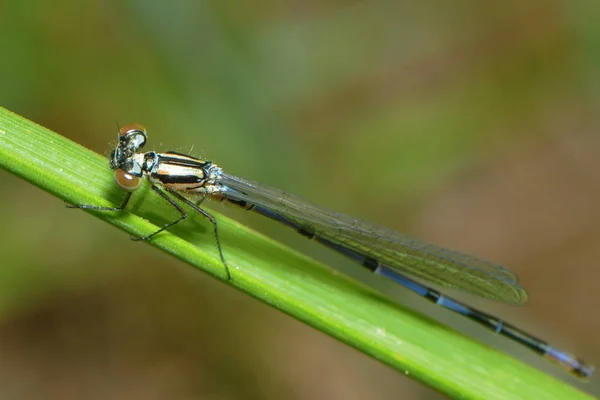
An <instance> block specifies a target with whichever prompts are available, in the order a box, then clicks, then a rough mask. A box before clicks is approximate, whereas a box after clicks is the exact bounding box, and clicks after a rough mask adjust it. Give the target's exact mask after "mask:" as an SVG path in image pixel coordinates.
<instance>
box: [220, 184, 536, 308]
mask: <svg viewBox="0 0 600 400" xmlns="http://www.w3.org/2000/svg"><path fill="white" fill-rule="evenodd" d="M220 183H221V184H222V185H223V194H224V195H225V196H226V197H228V198H230V199H233V200H237V201H245V202H247V203H250V204H253V205H255V206H258V207H261V208H264V209H267V210H269V211H271V212H273V213H275V214H277V215H279V216H281V217H282V218H283V219H286V220H288V221H291V222H292V223H293V224H294V225H296V226H299V227H302V228H303V229H304V230H306V231H308V232H313V233H314V234H315V235H316V236H319V237H322V238H325V239H327V240H328V241H330V242H333V243H335V244H338V245H341V246H343V247H346V248H349V249H351V250H353V251H355V252H357V253H360V254H364V255H365V256H368V257H371V258H374V259H376V260H377V261H379V262H380V263H381V264H383V265H385V266H386V267H388V268H391V269H393V270H396V271H398V272H401V273H404V274H406V275H410V276H412V277H414V278H417V279H420V280H423V281H427V282H431V283H434V284H437V285H440V286H444V287H449V288H453V289H459V290H462V291H465V292H468V293H471V294H473V295H477V296H480V297H485V298H489V299H494V300H498V301H502V302H505V303H510V304H523V303H525V302H526V301H527V292H526V291H525V289H523V288H522V287H521V286H520V285H519V282H518V279H517V276H516V275H515V274H514V273H513V272H512V271H510V270H509V269H508V268H506V267H504V266H501V265H498V264H495V263H492V262H490V261H487V260H483V259H480V258H477V257H474V256H471V255H468V254H464V253H460V252H458V251H454V250H449V249H445V248H443V247H440V246H436V245H434V244H431V243H427V242H425V241H422V240H420V239H417V238H414V237H412V236H409V235H405V234H402V233H398V232H394V231H392V230H390V229H386V228H383V227H380V226H377V225H374V224H371V223H369V222H366V221H363V220H360V219H358V218H354V217H351V216H348V215H344V214H340V213H337V212H333V211H330V210H326V209H324V208H321V207H319V206H317V205H315V204H312V203H309V202H307V201H305V200H303V199H301V198H299V197H298V196H295V195H293V194H291V193H288V192H285V191H283V190H280V189H276V188H273V187H270V186H267V185H263V184H261V183H258V182H254V181H251V180H247V179H243V178H239V177H237V176H233V175H229V174H227V173H223V174H222V176H221V181H220Z"/></svg>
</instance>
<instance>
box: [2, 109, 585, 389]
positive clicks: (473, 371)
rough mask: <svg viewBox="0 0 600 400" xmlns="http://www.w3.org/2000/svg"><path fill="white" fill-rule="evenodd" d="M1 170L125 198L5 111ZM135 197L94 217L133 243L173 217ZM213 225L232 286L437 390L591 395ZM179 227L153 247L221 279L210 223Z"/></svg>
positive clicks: (69, 148) (145, 197) (87, 163)
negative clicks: (121, 209)
mask: <svg viewBox="0 0 600 400" xmlns="http://www.w3.org/2000/svg"><path fill="white" fill-rule="evenodd" d="M115 136H116V135H115ZM0 165H1V166H2V167H3V168H5V169H6V170H8V171H10V172H12V173H13V174H15V175H17V176H19V177H21V178H23V179H26V180H27V181H29V182H31V183H32V184H34V185H36V186H37V187H39V188H41V189H43V190H45V191H47V192H49V193H52V194H54V195H55V196H56V197H58V198H60V199H61V200H64V201H66V202H69V203H73V204H95V205H101V206H114V205H118V204H120V202H121V200H122V199H123V193H122V192H121V191H120V190H119V189H118V188H117V187H116V185H115V184H114V182H113V179H112V172H111V171H110V169H109V167H108V162H107V160H106V158H105V157H103V156H100V155H98V154H96V153H93V152H91V151H89V150H87V149H85V148H83V147H81V146H79V145H78V144H76V143H73V142H71V141H69V140H68V139H66V138H64V137H62V136H60V135H57V134H55V133H53V132H51V131H49V130H47V129H45V128H43V127H41V126H39V125H36V124H34V123H32V122H30V121H28V120H26V119H24V118H22V117H20V116H18V115H15V114H13V113H11V112H10V111H7V110H6V109H3V108H0ZM140 191H142V192H143V193H141V194H139V193H136V195H134V196H133V197H132V201H131V203H130V204H129V205H128V211H127V212H118V213H115V212H91V214H94V215H95V216H97V217H99V218H102V219H103V220H106V221H107V222H109V223H111V224H113V225H115V226H117V227H119V228H120V229H123V230H125V231H127V232H129V233H130V234H132V235H134V236H143V235H146V234H148V233H150V232H153V231H154V230H156V228H157V226H161V225H162V224H163V223H165V222H167V221H168V220H169V217H168V216H172V215H173V210H171V209H170V208H169V205H167V204H165V202H164V201H162V200H161V199H160V198H158V196H156V195H155V194H154V193H151V192H149V191H148V188H147V187H144V188H142V189H140ZM144 192H145V193H144ZM56 206H57V207H62V203H60V202H57V204H56ZM68 212H80V211H77V210H67V209H65V213H68ZM214 214H216V213H214ZM217 218H218V221H219V229H220V232H221V236H220V238H221V241H222V245H223V250H224V252H225V256H226V258H227V262H228V264H229V266H230V270H231V274H232V277H233V280H232V282H231V283H230V284H231V285H232V286H235V287H236V288H238V289H240V290H242V291H244V292H246V293H248V294H250V295H251V296H253V297H256V298H258V299H260V300H262V301H264V302H265V303H268V304H270V305H272V306H274V307H276V308H278V309H279V310H281V311H283V312H285V313H287V314H289V315H291V316H293V317H294V318H297V319H299V320H300V321H303V322H305V323H307V324H309V325H310V326H313V327H315V328H317V329H319V330H321V331H323V332H325V333H327V334H329V335H331V336H333V337H335V338H337V339H339V340H341V341H342V342H344V343H347V344H348V345H350V346H353V347H355V348H356V349H358V350H360V351H362V352H364V353H366V354H369V355H371V356H372V357H374V358H376V359H378V360H380V361H381V362H383V363H386V364H387V365H389V366H391V367H392V368H395V369H397V370H398V371H400V372H401V373H402V374H405V375H407V376H409V377H411V378H413V379H416V380H418V381H420V382H422V383H424V384H425V385H427V386H429V387H431V388H433V389H435V390H438V391H440V392H443V393H444V394H446V395H448V396H451V397H455V398H466V399H485V400H492V399H533V400H539V399H545V400H552V399H569V400H576V399H586V398H587V399H589V398H591V397H589V396H588V395H586V394H583V393H581V392H579V391H577V390H576V389H574V388H573V387H571V386H569V385H567V384H565V383H563V382H560V381H558V380H556V379H554V378H552V377H550V376H548V375H546V374H544V373H542V372H540V371H538V370H535V369H533V368H531V367H529V366H527V365H525V364H523V363H522V362H520V361H517V360H515V359H513V358H511V357H509V356H507V355H504V354H501V353H499V352H497V351H495V350H493V349H490V348H488V347H486V346H484V345H482V344H480V343H478V342H476V341H474V340H471V339H469V338H467V337H465V336H463V335H461V334H459V333H457V332H455V331H453V330H451V329H449V328H447V327H444V326H441V325H440V324H438V323H436V322H434V321H431V320H430V319H429V318H427V317H425V316H422V315H418V314H415V313H414V312H412V311H409V310H406V309H404V308H403V307H401V306H400V305H398V304H396V303H394V302H392V301H391V300H389V299H387V298H386V297H385V296H383V295H381V294H379V293H377V292H375V291H374V290H372V289H370V288H366V287H365V286H363V285H361V284H359V283H357V282H355V281H353V280H352V279H350V278H347V277H346V276H344V275H342V274H339V273H337V272H336V271H333V270H331V269H329V268H327V267H324V266H322V265H321V264H319V263H316V262H315V261H312V260H310V259H309V258H307V257H305V256H302V255H300V254H298V253H296V252H295V251H293V250H290V249H288V248H286V247H284V246H282V245H280V244H278V243H277V242H275V241H273V240H271V239H269V238H266V237H264V236H262V235H260V234H257V233H256V232H253V231H251V230H249V229H247V228H246V227H244V226H242V225H240V224H238V223H236V222H234V221H231V220H230V219H227V218H225V217H222V216H217ZM180 225H183V226H177V227H175V228H174V229H172V230H170V231H168V232H164V233H161V234H160V235H157V236H156V238H154V239H153V240H152V241H151V244H152V245H153V246H156V247H159V248H161V249H162V250H164V251H165V252H167V253H169V254H172V255H173V256H175V257H177V258H179V259H180V260H183V261H185V262H187V263H189V264H191V265H193V266H194V267H196V268H198V269H201V270H203V271H205V272H207V273H209V274H211V275H213V276H215V277H218V278H220V279H224V277H225V271H224V269H223V265H222V263H221V262H220V261H219V257H218V252H217V248H216V245H215V238H214V236H213V233H212V227H211V225H210V224H209V223H207V221H206V220H204V219H203V218H201V217H199V216H195V217H193V218H188V220H186V221H185V223H183V224H180ZM132 245H133V244H132Z"/></svg>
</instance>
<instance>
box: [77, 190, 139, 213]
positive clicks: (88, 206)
mask: <svg viewBox="0 0 600 400" xmlns="http://www.w3.org/2000/svg"><path fill="white" fill-rule="evenodd" d="M132 194H133V192H127V194H126V195H125V198H124V199H123V201H122V202H121V205H120V206H119V207H100V206H94V205H91V204H80V205H76V204H65V207H67V208H81V209H82V210H98V211H123V210H124V209H125V207H126V206H127V203H129V199H130V198H131V195H132Z"/></svg>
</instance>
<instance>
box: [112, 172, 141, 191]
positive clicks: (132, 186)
mask: <svg viewBox="0 0 600 400" xmlns="http://www.w3.org/2000/svg"><path fill="white" fill-rule="evenodd" d="M115 182H117V185H119V187H120V188H121V189H123V190H126V191H128V192H133V191H135V190H136V189H137V188H139V187H140V185H141V183H142V178H140V177H139V176H135V175H131V174H130V173H128V172H125V171H123V170H122V169H116V170H115Z"/></svg>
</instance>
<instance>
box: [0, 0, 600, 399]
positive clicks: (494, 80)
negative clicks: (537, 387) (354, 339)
mask: <svg viewBox="0 0 600 400" xmlns="http://www.w3.org/2000/svg"><path fill="white" fill-rule="evenodd" d="M523 3H524V2H519V1H507V2H502V3H490V2H483V3H482V2H478V1H465V2H459V3H456V2H452V3H448V2H442V1H424V2H409V1H398V2H389V1H382V0H373V1H369V2H365V1H348V0H347V1H336V0H325V1H319V2H311V1H304V2H300V1H289V2H276V1H254V2H251V3H244V2H234V1H231V0H226V1H223V0H221V1H189V0H188V1H185V0H182V1H177V2H173V3H170V2H156V1H88V2H80V1H73V0H67V1H54V2H46V1H31V0H26V1H4V2H0V54H1V56H2V57H1V58H2V61H1V62H0V73H1V74H2V80H1V83H0V88H1V91H0V99H1V101H2V103H1V105H2V106H4V107H7V108H8V109H10V110H12V111H14V112H16V113H19V114H21V115H23V116H25V117H27V118H29V119H31V120H33V121H36V122H37V123H39V124H41V125H44V126H46V127H48V128H50V129H52V130H54V131H56V132H58V133H60V134H62V135H65V136H67V137H69V138H71V139H73V140H74V141H77V142H79V143H81V144H83V145H84V146H86V147H89V148H91V149H94V150H96V151H98V152H100V153H108V151H109V143H110V142H111V141H113V140H114V137H115V136H114V135H115V132H116V126H117V122H118V123H119V124H121V125H123V124H126V123H131V122H138V123H142V124H144V125H145V126H146V127H147V128H148V131H149V148H150V149H155V150H178V151H183V152H187V153H192V154H194V155H196V156H202V157H206V158H208V159H211V160H215V161H216V162H217V163H218V164H219V165H220V166H222V167H224V168H225V169H226V170H227V171H229V172H230V173H234V174H237V175H240V176H243V177H246V178H250V179H255V180H258V181H261V182H264V183H268V184H270V185H273V186H276V187H280V188H283V189H286V190H289V191H291V192H294V193H296V194H299V195H301V196H303V197H305V198H307V199H309V200H311V201H314V202H316V203H318V204H321V205H324V206H327V207H329V208H333V209H335V210H337V211H341V212H345V213H349V214H352V215H356V216H359V217H361V218H364V219H367V220H370V221H373V222H377V223H380V224H383V225H386V226H387V227H390V228H392V229H396V230H399V231H402V232H406V233H410V234H413V235H415V236H419V237H422V238H425V239H427V240H428V241H432V242H435V243H438V244H441V245H444V246H447V247H451V248H456V249H461V250H464V251H467V252H471V253H474V254H477V255H480V256H484V257H486V258H489V259H492V260H496V261H498V262H501V263H503V264H505V265H508V266H510V268H511V269H513V270H514V271H516V272H517V273H518V274H519V276H520V278H521V281H522V283H523V285H524V286H525V287H526V288H527V289H528V291H529V293H530V302H529V304H528V305H527V306H525V307H511V306H504V305H501V304H496V303H492V302H489V301H485V300H479V299H473V298H470V297H468V296H460V298H461V299H464V300H468V301H469V302H470V303H471V304H474V305H476V306H477V307H479V308H482V309H485V310H487V311H490V312H493V313H496V314H498V315H500V316H502V317H504V318H506V319H507V320H509V321H510V322H512V323H514V324H516V325H518V326H520V327H523V328H524V329H525V330H527V331H529V332H532V333H534V334H536V335H537V336H540V337H543V338H544V339H546V340H548V341H550V342H552V343H553V344H555V345H556V346H557V347H559V348H561V349H565V350H569V351H571V352H573V353H576V354H578V355H580V356H581V357H583V358H584V359H585V360H587V361H588V362H590V363H592V364H596V365H598V364H600V340H599V339H598V332H599V331H600V312H599V311H598V308H599V307H600V299H599V297H598V283H599V282H600V268H599V267H598V266H597V264H598V259H599V258H600V211H599V210H598V204H599V203H600V173H599V172H598V168H597V163H596V161H594V160H597V159H598V153H599V150H600V136H599V134H598V132H599V130H600V113H599V111H600V110H599V109H598V106H597V105H598V104H599V100H600V80H599V78H598V77H599V75H598V71H599V70H600V25H599V24H598V22H597V21H598V20H599V19H600V6H598V5H597V4H596V3H593V2H591V3H588V2H569V1H566V0H562V1H538V0H535V1H528V2H526V4H523ZM107 168H108V165H107ZM2 178H3V182H4V184H3V185H2V188H1V189H0V190H1V193H2V203H1V204H2V207H1V208H0V220H1V221H2V226H3V229H2V232H3V235H2V239H3V240H2V242H1V244H0V249H1V252H0V258H1V260H2V262H1V265H2V268H0V317H1V320H0V354H1V356H0V372H1V373H0V397H2V398H3V399H4V398H7V399H9V398H14V399H22V398H27V399H30V398H31V399H33V398H45V399H67V398H72V399H80V398H98V399H105V398H112V399H121V398H122V399H138V398H139V399H142V398H143V399H149V398H150V399H152V398H156V399H159V398H160V399H163V398H170V399H190V398H207V399H254V398H255V399H332V398H335V399H364V398H371V399H388V398H389V399H392V398H394V399H395V398H403V399H438V398H441V397H442V396H440V395H439V394H437V393H435V392H433V391H431V390H429V389H427V388H425V387H423V386H422V385H420V384H418V383H416V382H413V381H412V380H410V379H407V378H406V377H405V376H403V375H401V374H399V373H397V372H396V371H393V370H391V369H390V368H388V367H386V366H385V365H382V364H379V363H378V362H376V361H374V360H372V359H370V358H368V357H367V356H365V355H363V354H360V353H358V352H357V351H355V350H353V349H351V348H348V347H346V346H345V345H342V344H340V343H338V342H336V341H335V340H333V339H331V338H329V337H327V336H325V335H323V334H321V333H320V332H317V331H315V330H313V329H312V328H309V327H307V326H304V325H303V324H301V323H299V322H297V321H295V320H292V319H291V318H289V317H287V316H285V315H283V314H281V313H279V312H278V311H275V310H273V309H271V308H269V307H268V306H266V305H264V304H262V303H259V302H258V301H256V300H254V299H252V298H250V297H248V296H246V295H244V294H241V293H239V292H237V291H235V290H233V289H232V288H231V287H229V286H228V285H226V284H223V283H220V282H218V281H216V280H214V279H211V278H210V277H208V276H205V275H204V274H202V273H200V272H198V271H196V270H194V269H192V268H190V267H189V266H187V265H183V264H181V263H180V262H179V261H177V260H175V259H173V258H171V257H168V256H166V255H163V254H162V253H160V252H159V251H158V250H156V249H154V248H152V247H150V246H147V245H144V244H141V243H134V242H130V241H129V240H128V237H127V235H126V234H124V233H122V232H119V231H118V230H116V229H114V228H113V227H111V226H109V225H107V224H104V223H102V222H101V221H100V220H98V219H96V218H91V217H90V216H89V215H87V214H86V213H83V212H79V211H73V210H67V209H65V208H64V207H63V203H62V202H61V201H59V200H57V199H56V198H53V197H51V196H49V195H47V194H45V193H43V192H41V191H40V190H38V189H37V188H34V187H32V186H30V185H29V184H27V183H26V182H24V181H21V180H19V179H17V178H15V177H13V176H11V175H9V174H8V173H6V172H2ZM213 208H214V209H216V210H218V211H220V212H224V213H226V214H229V215H231V216H233V217H235V218H236V219H239V220H241V221H243V222H244V223H247V224H248V225H250V226H253V227H255V228H256V229H258V230H260V231H262V232H265V233H267V234H269V235H276V237H277V238H280V240H281V241H282V242H284V243H287V244H289V245H291V246H293V247H295V248H297V249H300V250H301V251H304V252H307V253H308V254H311V255H312V256H314V257H315V258H318V259H320V260H322V261H324V262H326V263H328V264H331V265H333V266H335V267H336V268H339V269H342V270H343V271H344V272H346V273H348V274H351V275H354V276H356V277H358V278H360V279H361V280H365V281H367V282H368V283H369V284H371V285H373V286H376V287H377V288H379V289H380V290H382V291H383V292H385V293H387V294H389V295H390V296H392V297H394V298H396V299H397V300H398V301H399V302H402V303H404V304H407V305H409V306H410V307H412V308H415V309H419V310H422V311H423V312H426V313H429V314H431V315H433V316H434V317H435V318H436V319H438V320H440V321H442V322H443V323H446V324H449V325H451V326H453V327H455V328H457V329H459V330H461V331H462V332H464V333H465V334H468V335H471V336H473V337H476V338H477V339H478V340H481V341H483V342H485V343H488V344H490V345H491V346H494V347H496V348H498V349H501V350H502V351H505V352H508V353H510V354H512V355H514V356H515V357H517V358H520V359H523V360H524V361H525V362H527V363H530V364H532V365H535V366H536V367H539V368H541V369H544V370H545V371H548V373H549V374H554V375H556V376H557V377H558V378H559V379H563V380H566V381H567V382H569V383H570V384H573V385H578V386H579V387H580V388H581V389H582V390H585V391H587V392H590V393H593V394H596V395H598V394H600V384H599V383H598V379H597V378H596V380H595V381H592V382H591V383H587V384H582V383H580V382H578V381H576V380H575V379H573V378H571V377H569V376H568V375H566V374H565V373H563V372H562V371H561V370H559V369H558V368H555V367H554V366H552V365H550V364H548V363H546V362H545V361H544V360H541V359H539V358H538V357H536V356H535V355H533V354H529V352H527V350H524V349H522V348H521V347H519V346H518V345H514V344H512V343H510V342H509V341H507V340H505V339H503V338H498V337H496V336H495V335H493V334H492V333H489V332H488V331H485V330H483V329H481V328H479V327H477V326H474V325H473V324H472V323H470V322H468V321H467V322H465V321H462V318H460V317H457V316H454V315H450V313H448V312H446V311H444V310H438V309H437V308H436V307H435V306H433V305H429V304H425V303H426V302H425V301H424V300H422V299H419V298H417V297H416V296H414V295H411V294H408V293H405V291H404V290H402V289H400V288H398V287H397V286H396V285H394V284H393V283H388V282H386V281H385V280H384V279H383V278H379V277H373V276H370V275H369V274H368V273H366V272H364V271H362V270H360V268H359V267H357V266H356V265H353V264H352V263H350V262H347V261H345V260H343V259H342V258H341V257H339V256H337V255H334V254H331V252H330V251H328V250H327V249H323V248H321V247H319V245H318V244H315V243H311V242H308V241H306V240H305V239H303V238H301V237H297V235H296V234H295V233H294V232H289V231H288V230H286V229H285V228H283V227H280V226H277V224H275V223H273V222H271V221H264V220H263V219H261V218H260V217H258V216H255V215H250V214H251V213H244V212H240V211H239V210H231V209H228V208H226V207H224V206H222V205H221V204H218V205H213Z"/></svg>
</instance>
